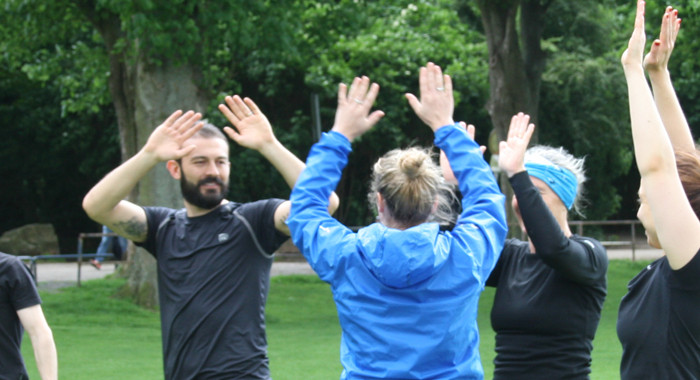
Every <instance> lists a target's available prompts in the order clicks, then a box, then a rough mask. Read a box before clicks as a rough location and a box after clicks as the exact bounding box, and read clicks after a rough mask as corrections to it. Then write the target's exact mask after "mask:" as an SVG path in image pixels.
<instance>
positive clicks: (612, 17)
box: [0, 0, 700, 307]
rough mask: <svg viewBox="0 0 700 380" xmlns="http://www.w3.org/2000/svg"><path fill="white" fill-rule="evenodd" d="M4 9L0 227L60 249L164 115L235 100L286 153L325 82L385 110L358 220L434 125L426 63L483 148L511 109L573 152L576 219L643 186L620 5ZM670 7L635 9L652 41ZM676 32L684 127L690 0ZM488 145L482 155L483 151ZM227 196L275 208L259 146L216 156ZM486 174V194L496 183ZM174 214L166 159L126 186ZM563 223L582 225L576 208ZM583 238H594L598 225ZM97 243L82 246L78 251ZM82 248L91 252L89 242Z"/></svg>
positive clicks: (627, 205)
mask: <svg viewBox="0 0 700 380" xmlns="http://www.w3.org/2000/svg"><path fill="white" fill-rule="evenodd" d="M2 5H3V6H2V11H0V33H1V34H0V36H2V38H0V52H1V53H2V54H0V61H1V64H0V97H1V98H2V102H0V120H2V128H3V129H2V131H3V143H2V148H0V160H2V162H3V164H2V165H1V166H0V176H1V177H2V178H3V180H2V181H3V182H2V183H3V185H2V186H0V213H1V215H2V216H3V217H2V218H0V233H3V232H5V231H7V230H10V229H13V228H16V227H19V226H22V225H25V224H28V223H39V222H40V223H50V224H52V225H53V227H54V229H55V230H56V232H57V235H58V238H59V243H60V250H61V252H62V253H75V251H76V237H77V236H78V234H79V233H81V232H97V231H99V229H100V226H98V225H97V224H96V223H94V222H92V221H90V220H89V219H88V218H87V216H86V215H85V213H84V212H83V210H82V207H81V201H82V198H83V196H84V195H85V194H86V192H87V191H88V190H89V189H90V188H91V187H92V186H93V185H94V184H95V183H96V182H97V181H98V180H99V179H100V178H102V177H103V176H104V175H105V174H106V173H107V172H108V171H109V170H111V169H112V168H114V167H116V166H117V165H119V163H120V162H122V161H124V160H125V159H127V158H129V157H131V156H132V155H133V154H134V153H136V152H137V151H138V149H140V148H141V147H142V146H143V144H144V143H145V141H146V139H147V137H148V136H149V134H150V132H151V131H152V130H153V129H154V128H155V127H156V126H157V125H159V124H160V123H161V122H162V121H163V120H164V119H165V118H166V117H167V116H168V115H169V114H171V113H172V112H173V111H174V110H175V109H195V110H197V111H200V112H202V113H204V115H205V117H206V118H207V119H208V120H209V121H210V122H212V123H214V124H216V125H219V126H224V125H226V124H227V123H226V121H225V119H224V118H223V116H222V115H221V114H220V113H219V112H218V110H217V109H216V106H217V105H218V104H219V103H221V102H222V101H223V97H224V96H225V95H229V94H241V95H243V96H249V97H251V98H252V99H253V100H255V101H256V102H257V104H258V105H259V107H260V108H261V110H262V111H263V112H264V113H265V114H266V115H267V116H268V118H269V119H270V121H271V123H272V125H273V128H274V130H275V133H276V135H277V137H278V139H279V140H280V141H281V142H282V143H283V144H284V145H286V146H287V147H288V148H289V149H290V150H292V151H293V152H294V153H295V154H297V155H298V156H299V157H301V158H302V159H303V158H305V157H306V154H307V152H308V150H309V148H310V146H311V145H312V144H313V143H314V142H315V141H316V139H318V135H319V133H320V131H326V130H328V129H330V127H331V125H332V123H333V117H334V111H335V106H336V94H337V84H338V83H339V82H341V81H343V82H346V83H348V82H349V81H351V80H352V78H353V77H354V76H356V75H367V76H369V77H370V78H371V79H372V80H373V81H375V82H377V83H379V84H380V86H381V91H380V95H379V98H378V100H377V102H376V108H378V109H382V110H384V111H385V112H386V117H384V119H383V120H382V121H381V122H380V123H379V124H378V125H377V126H376V127H375V128H373V130H372V131H371V132H369V133H367V134H366V135H365V136H363V137H362V138H361V139H359V140H358V141H357V142H356V143H354V144H353V149H354V151H353V153H352V154H351V156H350V161H349V164H348V166H347V168H346V169H345V172H344V175H343V178H342V180H341V181H340V183H339V185H338V188H337V193H338V195H339V196H340V199H341V206H340V208H339V210H338V211H337V212H336V214H335V216H336V217H337V218H338V219H339V220H340V221H341V222H343V223H345V224H347V225H355V226H358V225H364V224H367V223H370V222H372V221H373V220H374V215H373V214H372V212H371V211H370V209H369V207H368V206H367V201H366V193H367V183H368V180H369V173H370V165H371V163H372V162H374V161H375V160H376V158H378V157H379V156H381V155H382V154H383V153H385V152H386V151H388V150H390V149H393V148H397V147H406V146H408V145H430V144H431V143H432V133H431V132H430V130H429V128H427V127H426V126H424V125H422V123H421V122H420V121H419V120H418V118H417V117H415V115H414V114H413V113H412V111H411V110H410V107H408V105H407V102H406V100H405V98H404V93H406V92H413V93H417V92H418V88H417V87H418V83H417V82H418V81H417V73H418V69H419V67H420V66H422V65H424V64H425V63H426V62H428V61H433V62H436V63H437V64H439V65H441V67H442V68H443V70H444V71H445V72H446V73H448V74H450V75H451V76H452V79H453V83H454V89H455V97H456V108H455V119H456V120H464V121H466V122H468V123H472V124H474V125H476V127H477V135H476V139H477V141H479V142H481V143H483V144H488V145H489V146H492V145H494V144H493V142H495V141H498V140H499V139H501V138H503V137H504V136H505V132H506V129H507V126H508V121H509V120H510V117H511V116H512V115H513V114H514V113H516V112H520V111H523V112H526V113H529V114H530V115H532V117H533V120H534V122H535V123H536V124H537V130H536V136H535V140H536V141H537V142H538V143H541V144H548V145H553V146H563V147H565V148H566V149H568V150H569V151H570V152H571V153H573V154H574V155H576V156H579V157H586V169H587V175H588V177H589V181H588V182H587V184H586V187H585V191H586V198H587V199H588V205H587V207H586V209H585V214H586V215H585V216H586V218H588V219H589V220H606V219H634V218H635V214H636V209H637V203H636V199H637V195H636V191H637V187H638V183H639V179H638V174H637V170H636V168H635V165H634V156H633V150H632V145H631V144H632V141H631V137H630V132H629V114H628V105H627V88H626V85H625V82H624V77H623V74H622V70H621V67H620V64H619V57H620V55H621V53H622V51H623V50H624V48H625V47H626V44H627V39H628V37H629V34H630V32H631V29H632V25H633V17H634V7H635V1H634V0H598V1H593V0H582V1H564V0H499V1H490V0H472V1H467V0H432V1H427V0H424V1H421V0H417V1H404V0H377V1H363V0H335V1H314V0H261V1H233V0H225V1H224V0H216V1H214V0H212V1H205V0H167V1H166V0H51V1H49V0H3V2H2ZM665 5H666V3H664V2H660V1H656V0H650V1H648V2H647V31H648V37H649V40H651V39H653V37H654V36H656V35H657V34H658V28H659V25H660V18H661V15H662V13H663V10H664V7H665ZM674 5H675V6H676V7H677V8H678V9H679V11H680V16H681V18H683V19H684V20H685V21H684V22H683V27H682V28H681V32H680V34H679V37H678V43H677V46H676V49H675V50H674V53H673V57H672V58H671V64H670V70H671V73H672V75H673V80H674V84H675V86H676V89H677V91H678V93H679V98H680V102H681V104H682V106H683V108H684V110H685V112H686V114H687V116H688V120H689V123H690V125H691V126H692V128H693V129H694V133H695V135H696V136H697V134H698V117H699V116H698V115H700V114H699V113H698V112H697V111H698V109H699V108H700V103H699V102H698V97H697V93H698V91H700V86H698V84H700V67H698V66H699V65H700V64H699V62H698V59H697V53H696V52H697V51H698V50H699V49H698V47H699V45H700V39H697V38H695V36H696V35H698V34H699V32H700V17H698V16H700V1H697V0H679V1H678V2H676V3H675V4H674ZM492 153H493V151H488V152H487V153H486V155H485V159H487V160H490V159H491V156H492ZM231 162H232V175H231V184H230V185H231V186H230V194H229V199H232V200H235V201H240V202H245V201H251V200H255V199H260V198H267V197H280V198H286V197H288V195H289V188H288V187H287V186H286V185H285V183H284V181H283V180H282V178H281V176H279V175H278V173H276V171H275V170H274V168H272V167H271V165H269V164H268V163H267V162H265V160H264V159H263V158H262V157H261V156H260V155H259V154H257V153H256V152H251V151H246V150H244V149H242V148H240V147H238V146H236V144H235V143H232V147H231ZM505 182H506V181H504V180H503V178H501V183H502V185H503V186H502V189H503V191H504V192H506V193H508V192H510V188H509V187H508V186H507V184H506V183H505ZM130 200H132V201H134V202H136V203H139V204H143V205H159V206H170V207H181V205H182V200H181V198H180V190H179V184H178V183H177V182H176V181H173V180H172V179H171V178H170V177H169V175H168V174H167V172H166V171H165V169H164V166H163V167H158V168H156V169H155V170H153V171H152V172H151V173H150V174H149V175H148V176H147V177H146V178H144V179H143V180H142V181H141V182H140V183H139V185H138V186H137V187H136V188H135V189H134V191H133V193H132V194H131V195H130ZM572 217H573V218H574V219H579V218H581V216H578V215H572ZM591 233H595V232H594V231H593V232H591ZM96 243H97V241H95V240H93V241H91V242H90V243H86V251H90V250H91V249H93V248H94V246H95V245H96ZM90 244H92V246H91V245H90ZM131 250H132V252H130V254H129V260H128V261H127V262H125V263H124V265H123V266H122V269H123V270H122V272H123V274H124V276H126V277H127V278H128V281H127V282H126V285H125V286H124V288H125V290H124V292H125V294H128V295H129V296H132V297H134V299H135V300H136V302H137V303H138V304H141V305H145V306H148V307H156V306H157V304H156V303H157V302H156V300H157V297H156V296H157V287H156V285H155V271H154V267H155V266H154V262H153V259H152V258H151V257H150V255H148V254H147V253H144V252H143V251H142V250H141V249H135V250H134V249H133V247H132V248H131Z"/></svg>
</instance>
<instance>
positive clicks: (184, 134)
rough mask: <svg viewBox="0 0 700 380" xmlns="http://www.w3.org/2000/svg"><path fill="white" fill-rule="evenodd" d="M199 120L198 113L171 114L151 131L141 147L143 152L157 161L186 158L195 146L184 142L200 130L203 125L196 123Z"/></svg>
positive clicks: (180, 112)
mask: <svg viewBox="0 0 700 380" xmlns="http://www.w3.org/2000/svg"><path fill="white" fill-rule="evenodd" d="M201 118H202V114H200V113H199V112H196V113H195V112H194V111H187V112H185V113H184V114H183V113H182V111H180V110H177V111H175V112H173V113H172V114H171V115H170V116H169V117H168V118H167V119H165V121H164V122H163V124H161V125H159V126H158V127H157V128H156V129H155V130H153V132H152V133H151V135H150V136H149V137H148V141H146V145H144V147H143V150H144V152H147V153H150V154H152V155H153V156H154V157H155V158H157V159H158V160H159V161H168V160H177V159H179V158H182V157H184V156H186V155H187V154H188V153H190V152H191V151H192V150H193V149H194V148H195V146H194V145H192V144H186V143H185V142H186V141H187V139H189V138H190V137H192V136H194V134H195V133H197V131H199V130H200V129H202V126H203V123H198V121H199V119H201Z"/></svg>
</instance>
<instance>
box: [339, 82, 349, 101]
mask: <svg viewBox="0 0 700 380" xmlns="http://www.w3.org/2000/svg"><path fill="white" fill-rule="evenodd" d="M347 93H348V86H346V85H345V83H341V84H339V85H338V105H340V104H345V102H347Z"/></svg>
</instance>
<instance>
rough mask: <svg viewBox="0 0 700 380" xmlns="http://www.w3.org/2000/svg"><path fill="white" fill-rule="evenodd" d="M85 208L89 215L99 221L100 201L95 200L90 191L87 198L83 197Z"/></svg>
mask: <svg viewBox="0 0 700 380" xmlns="http://www.w3.org/2000/svg"><path fill="white" fill-rule="evenodd" d="M83 210H84V211H85V213H86V214H87V216H88V217H89V218H90V219H92V220H94V221H96V222H99V220H100V213H99V207H98V202H96V201H95V200H94V197H93V196H91V195H90V193H88V194H87V195H86V196H85V198H83Z"/></svg>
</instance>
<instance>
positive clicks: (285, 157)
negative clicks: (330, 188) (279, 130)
mask: <svg viewBox="0 0 700 380" xmlns="http://www.w3.org/2000/svg"><path fill="white" fill-rule="evenodd" d="M260 154H262V155H263V157H265V159H267V160H268V161H269V162H270V164H272V166H274V167H275V169H277V171H278V172H279V173H280V174H281V175H282V177H283V178H284V180H285V182H287V185H288V186H289V187H290V188H294V185H295V184H296V182H297V180H298V179H299V175H300V174H301V172H302V171H303V170H304V169H305V168H306V164H305V163H304V162H303V161H301V160H300V159H299V158H297V156H295V155H294V153H292V152H290V151H289V149H287V148H286V147H285V146H284V145H282V144H281V143H280V142H279V141H277V140H274V141H273V142H270V143H269V144H267V145H265V146H264V147H263V148H261V149H260ZM328 203H329V205H328V212H329V213H331V214H332V213H334V212H335V210H336V209H337V208H338V204H339V199H338V196H337V195H336V194H335V192H333V193H331V195H330V196H329V202H328Z"/></svg>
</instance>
